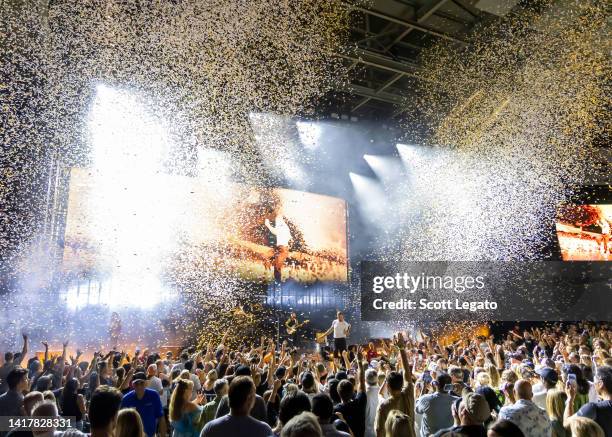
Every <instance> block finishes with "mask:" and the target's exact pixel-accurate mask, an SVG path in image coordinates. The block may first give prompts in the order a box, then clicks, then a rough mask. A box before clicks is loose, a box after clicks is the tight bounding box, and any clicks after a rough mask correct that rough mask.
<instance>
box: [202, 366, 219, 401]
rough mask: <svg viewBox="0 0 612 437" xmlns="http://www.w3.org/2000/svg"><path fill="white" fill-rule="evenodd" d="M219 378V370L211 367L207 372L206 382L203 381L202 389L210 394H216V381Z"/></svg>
mask: <svg viewBox="0 0 612 437" xmlns="http://www.w3.org/2000/svg"><path fill="white" fill-rule="evenodd" d="M217 379H219V376H218V375H217V370H216V369H211V370H209V371H208V373H207V374H206V379H205V380H204V382H203V383H202V391H203V392H204V393H205V394H207V395H210V396H213V395H214V394H215V390H214V387H215V381H216V380H217Z"/></svg>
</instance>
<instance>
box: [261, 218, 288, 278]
mask: <svg viewBox="0 0 612 437" xmlns="http://www.w3.org/2000/svg"><path fill="white" fill-rule="evenodd" d="M264 223H265V225H266V227H267V228H268V230H269V231H270V232H271V233H272V234H274V236H275V237H276V245H275V247H274V258H273V259H272V266H273V267H274V281H275V282H276V283H278V284H280V283H281V279H282V276H281V274H282V268H283V266H284V265H285V260H286V259H287V256H289V240H291V230H290V229H289V226H288V225H287V222H286V221H285V218H284V217H283V215H282V213H281V212H280V211H279V212H278V214H277V215H276V218H275V219H274V226H272V224H271V223H270V220H268V219H266V220H265V222H264Z"/></svg>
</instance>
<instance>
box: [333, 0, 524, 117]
mask: <svg viewBox="0 0 612 437" xmlns="http://www.w3.org/2000/svg"><path fill="white" fill-rule="evenodd" d="M336 1H341V2H343V1H342V0H336ZM343 3H345V2H343ZM346 4H347V5H348V6H349V7H351V20H352V23H351V29H350V31H351V32H350V36H351V43H352V44H351V46H352V47H354V49H351V50H350V51H349V52H347V53H342V54H340V55H339V56H341V57H342V58H343V59H344V62H345V63H346V65H347V67H349V69H350V72H349V77H350V83H347V84H345V85H342V86H339V87H338V89H337V90H335V91H334V93H333V96H332V97H331V99H329V100H330V105H329V107H327V108H325V111H326V112H327V113H328V114H329V113H332V112H334V113H336V114H339V115H340V114H342V115H344V116H345V117H346V116H349V117H358V118H365V119H373V120H389V121H392V120H393V119H396V118H397V117H398V116H399V115H400V114H401V107H402V106H404V104H405V103H406V101H409V99H410V96H411V89H412V88H414V84H415V82H416V81H418V80H423V79H422V78H419V72H420V69H421V66H420V64H419V57H420V56H419V55H420V54H421V51H422V50H423V49H425V48H428V47H431V46H432V45H434V44H436V43H438V42H439V41H440V39H444V40H446V41H449V42H450V43H451V44H455V45H456V46H457V48H458V49H459V48H461V47H464V46H465V45H466V43H465V39H466V36H467V35H469V33H470V32H471V31H472V30H473V29H474V27H475V26H476V25H477V24H479V23H483V22H490V21H491V20H495V19H498V18H499V17H500V16H504V15H505V14H507V13H508V12H510V11H511V10H512V8H514V7H515V6H516V5H517V4H519V1H518V0H411V1H407V0H372V1H370V2H367V3H366V5H367V6H363V7H362V6H350V5H349V4H348V3H346Z"/></svg>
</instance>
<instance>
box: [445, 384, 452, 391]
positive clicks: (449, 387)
mask: <svg viewBox="0 0 612 437" xmlns="http://www.w3.org/2000/svg"><path fill="white" fill-rule="evenodd" d="M453 389H454V387H453V384H446V385H444V391H453Z"/></svg>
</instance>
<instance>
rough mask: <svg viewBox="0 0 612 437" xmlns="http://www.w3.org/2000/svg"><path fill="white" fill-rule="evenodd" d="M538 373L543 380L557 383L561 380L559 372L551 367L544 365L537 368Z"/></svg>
mask: <svg viewBox="0 0 612 437" xmlns="http://www.w3.org/2000/svg"><path fill="white" fill-rule="evenodd" d="M536 373H537V374H538V375H540V377H541V378H542V379H543V380H545V381H548V382H550V383H551V384H556V383H557V382H559V374H558V373H557V371H556V370H555V369H551V368H550V367H542V368H541V369H539V370H537V371H536Z"/></svg>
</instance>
